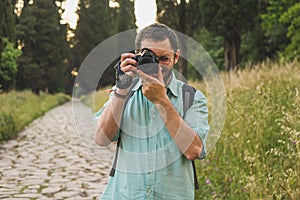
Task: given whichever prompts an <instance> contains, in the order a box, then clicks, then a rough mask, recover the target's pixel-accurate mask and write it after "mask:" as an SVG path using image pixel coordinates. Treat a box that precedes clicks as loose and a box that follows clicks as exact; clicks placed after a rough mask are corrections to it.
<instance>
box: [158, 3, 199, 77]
mask: <svg viewBox="0 0 300 200" xmlns="http://www.w3.org/2000/svg"><path fill="white" fill-rule="evenodd" d="M199 6H200V4H199V1H198V0H189V1H187V0H181V1H180V2H178V1H177V0H170V1H157V13H158V21H159V22H161V23H164V24H166V25H168V26H170V28H172V29H174V30H176V31H178V32H180V33H182V34H185V35H188V36H190V37H193V36H194V34H195V33H197V31H199V30H200V26H199V25H200V20H199V19H200V15H197V14H196V15H195V13H199ZM178 39H179V44H180V50H181V55H182V56H181V58H180V61H179V72H180V73H181V74H182V75H183V76H184V77H185V78H188V62H187V60H186V59H184V58H187V56H188V49H187V45H186V41H185V40H184V38H181V37H180V36H179V38H178Z"/></svg>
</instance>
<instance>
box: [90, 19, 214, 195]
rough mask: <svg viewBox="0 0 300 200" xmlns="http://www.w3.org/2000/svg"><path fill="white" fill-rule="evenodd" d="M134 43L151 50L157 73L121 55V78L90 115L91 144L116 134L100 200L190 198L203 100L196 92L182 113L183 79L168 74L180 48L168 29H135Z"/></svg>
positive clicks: (203, 133)
mask: <svg viewBox="0 0 300 200" xmlns="http://www.w3.org/2000/svg"><path fill="white" fill-rule="evenodd" d="M135 43H136V44H135V45H136V49H137V50H142V49H144V48H147V49H149V50H150V51H152V52H153V53H154V54H155V56H156V57H157V58H158V66H159V67H158V70H157V73H154V74H147V73H145V72H143V71H142V70H139V69H138V68H137V65H138V63H137V60H136V59H133V58H134V57H135V56H136V54H133V53H124V54H122V55H121V59H120V62H119V68H120V71H121V73H119V74H120V76H123V78H120V79H119V80H118V82H117V84H116V86H115V87H114V88H113V92H112V93H111V95H110V99H109V101H108V102H107V103H106V104H105V105H104V107H103V108H102V109H101V110H100V111H99V112H98V113H97V114H96V117H97V119H98V121H97V130H96V133H95V141H96V143H97V144H99V145H101V146H105V145H109V144H110V143H111V141H116V140H118V139H119V138H121V139H120V149H119V150H118V158H117V163H118V164H117V167H116V171H115V174H114V176H112V177H110V179H109V182H108V185H107V187H106V190H105V191H104V193H103V195H102V199H118V200H119V199H130V200H131V199H168V200H169V199H180V200H182V199H189V200H190V199H194V177H193V169H192V162H191V161H192V160H195V159H197V158H200V159H201V158H204V157H205V155H206V154H205V141H206V137H207V133H208V129H209V126H208V122H207V112H208V109H207V104H206V98H205V96H204V95H203V94H202V93H201V92H200V91H196V92H195V94H194V100H193V103H192V105H191V106H190V107H189V109H188V110H187V111H186V112H185V113H184V111H183V103H182V102H183V95H182V86H183V85H184V83H183V82H181V81H179V80H177V79H176V77H175V75H174V72H173V67H174V64H176V63H177V61H178V59H179V56H180V51H179V49H177V38H176V35H175V33H174V31H172V30H171V29H170V28H169V27H167V26H166V25H163V24H160V23H155V24H152V25H150V26H148V27H146V28H144V29H143V30H141V31H140V32H139V33H138V35H137V37H136V41H135ZM138 52H139V51H138ZM137 75H138V77H139V81H138V82H137V83H135V84H134V83H133V82H134V81H132V80H133V79H132V78H133V77H134V76H137ZM124 77H125V78H124ZM131 91H132V92H131Z"/></svg>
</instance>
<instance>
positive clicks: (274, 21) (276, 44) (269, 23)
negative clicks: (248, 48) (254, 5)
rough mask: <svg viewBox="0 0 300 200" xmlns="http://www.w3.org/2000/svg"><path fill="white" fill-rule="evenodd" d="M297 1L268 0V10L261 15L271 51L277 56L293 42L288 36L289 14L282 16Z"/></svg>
mask: <svg viewBox="0 0 300 200" xmlns="http://www.w3.org/2000/svg"><path fill="white" fill-rule="evenodd" d="M297 2H298V1H297V0H285V1H277V0H267V4H268V6H267V12H266V13H264V14H262V15H261V18H262V28H263V30H264V33H265V35H266V36H267V37H268V44H269V45H268V46H269V48H270V52H272V53H273V54H274V55H275V56H276V55H278V53H280V52H283V51H284V50H285V49H286V47H287V46H288V45H289V43H290V42H291V41H290V39H289V38H288V37H287V34H288V27H287V26H286V24H285V23H288V22H287V21H290V19H288V18H287V15H286V17H281V16H283V15H284V13H286V12H287V11H288V9H289V8H290V7H292V6H293V5H294V4H295V3H297ZM280 19H281V21H280ZM285 19H286V20H287V21H286V20H285Z"/></svg>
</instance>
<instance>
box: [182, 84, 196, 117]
mask: <svg viewBox="0 0 300 200" xmlns="http://www.w3.org/2000/svg"><path fill="white" fill-rule="evenodd" d="M195 92H196V89H195V88H194V87H192V86H190V85H188V84H186V83H185V84H183V86H182V99H183V115H185V112H186V111H187V110H188V109H189V108H190V107H191V106H192V104H193V101H194V96H195Z"/></svg>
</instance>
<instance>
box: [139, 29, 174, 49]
mask: <svg viewBox="0 0 300 200" xmlns="http://www.w3.org/2000/svg"><path fill="white" fill-rule="evenodd" d="M167 38H168V39H169V41H170V43H171V46H172V48H173V49H174V52H176V51H177V36H176V34H175V32H174V31H173V30H172V29H171V28H169V27H168V26H167V25H165V24H161V23H154V24H151V25H149V26H147V27H145V28H144V29H142V30H141V31H140V32H139V33H138V34H137V36H136V38H135V48H136V49H140V47H141V43H142V40H145V39H149V40H151V41H155V42H160V41H164V40H165V39H167Z"/></svg>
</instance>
